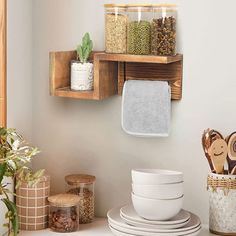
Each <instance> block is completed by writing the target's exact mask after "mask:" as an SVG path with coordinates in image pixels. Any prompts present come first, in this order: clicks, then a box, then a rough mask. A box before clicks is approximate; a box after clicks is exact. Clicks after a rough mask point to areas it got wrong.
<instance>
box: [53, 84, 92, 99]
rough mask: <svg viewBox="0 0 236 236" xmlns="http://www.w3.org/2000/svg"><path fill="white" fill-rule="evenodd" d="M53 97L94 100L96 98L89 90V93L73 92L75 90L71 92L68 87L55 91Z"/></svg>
mask: <svg viewBox="0 0 236 236" xmlns="http://www.w3.org/2000/svg"><path fill="white" fill-rule="evenodd" d="M54 95H55V96H57V97H67V98H77V99H86V100H88V99H91V100H93V99H94V100H96V96H95V93H94V91H93V90H91V91H75V90H71V89H70V87H64V88H58V89H56V90H55V92H54Z"/></svg>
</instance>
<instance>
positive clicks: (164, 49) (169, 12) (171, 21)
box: [151, 4, 177, 56]
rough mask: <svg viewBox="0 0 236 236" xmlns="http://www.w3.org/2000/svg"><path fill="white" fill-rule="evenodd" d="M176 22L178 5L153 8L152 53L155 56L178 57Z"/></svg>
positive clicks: (161, 5) (155, 6)
mask: <svg viewBox="0 0 236 236" xmlns="http://www.w3.org/2000/svg"><path fill="white" fill-rule="evenodd" d="M176 20H177V6H176V5H167V4H160V5H154V6H153V19H152V22H151V52H152V54H153V55H158V56H174V55H176Z"/></svg>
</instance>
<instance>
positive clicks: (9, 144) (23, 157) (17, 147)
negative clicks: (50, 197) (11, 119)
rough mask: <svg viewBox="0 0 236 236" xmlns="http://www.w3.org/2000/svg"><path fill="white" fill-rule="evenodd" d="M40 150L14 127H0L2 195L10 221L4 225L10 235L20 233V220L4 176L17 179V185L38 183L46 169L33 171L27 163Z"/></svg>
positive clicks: (0, 185) (0, 187) (0, 180)
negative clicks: (30, 144)
mask: <svg viewBox="0 0 236 236" xmlns="http://www.w3.org/2000/svg"><path fill="white" fill-rule="evenodd" d="M38 152H39V151H38V149H37V148H34V147H30V146H28V145H27V144H26V143H25V141H24V139H23V138H22V137H21V136H20V135H19V134H18V133H17V132H16V131H15V130H14V129H6V128H0V196H1V195H2V196H1V201H2V202H3V203H4V204H5V205H6V207H7V213H6V215H5V217H6V219H7V221H8V223H6V224H4V226H5V227H7V228H8V235H11V233H12V234H13V235H14V236H16V235H17V234H18V231H19V221H18V215H17V209H16V205H15V203H14V202H13V201H11V196H13V195H14V193H12V192H11V191H10V190H9V188H8V185H9V184H8V183H5V181H4V177H11V178H12V179H15V180H16V187H18V186H19V185H20V184H21V183H22V182H25V181H27V183H28V184H30V185H34V184H36V183H37V182H38V180H39V178H40V177H41V176H42V175H43V173H44V171H43V170H39V171H37V172H36V173H33V172H32V171H31V169H30V168H29V167H27V165H28V164H29V163H30V162H31V160H32V157H33V156H35V155H36V154H37V153H38Z"/></svg>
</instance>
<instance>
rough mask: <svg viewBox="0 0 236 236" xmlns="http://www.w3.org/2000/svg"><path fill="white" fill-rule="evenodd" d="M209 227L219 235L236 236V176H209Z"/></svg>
mask: <svg viewBox="0 0 236 236" xmlns="http://www.w3.org/2000/svg"><path fill="white" fill-rule="evenodd" d="M207 186H208V191H209V195H210V203H209V204H210V212H209V213H210V214H209V215H210V219H209V227H210V231H211V232H212V233H215V234H218V235H235V236H236V176H234V175H218V174H209V176H208V181H207Z"/></svg>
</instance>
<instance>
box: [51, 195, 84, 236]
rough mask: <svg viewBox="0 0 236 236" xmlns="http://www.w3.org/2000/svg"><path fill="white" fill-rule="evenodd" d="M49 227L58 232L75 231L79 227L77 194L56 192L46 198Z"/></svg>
mask: <svg viewBox="0 0 236 236" xmlns="http://www.w3.org/2000/svg"><path fill="white" fill-rule="evenodd" d="M48 201H49V203H50V211H49V228H50V229H51V230H52V231H55V232H59V233H69V232H75V231H77V230H78V228H79V202H80V198H79V196H76V195H74V194H58V195H54V196H50V197H49V198H48Z"/></svg>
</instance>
